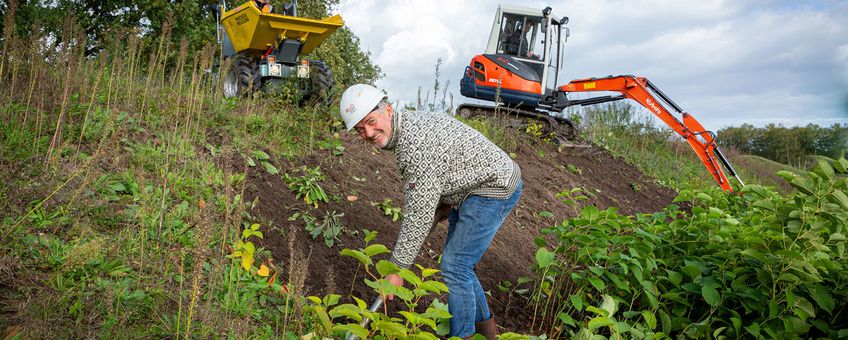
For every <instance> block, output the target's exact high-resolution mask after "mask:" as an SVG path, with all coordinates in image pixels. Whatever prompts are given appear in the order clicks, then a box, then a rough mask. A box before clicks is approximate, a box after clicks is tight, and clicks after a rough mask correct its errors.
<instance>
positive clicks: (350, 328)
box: [333, 323, 369, 339]
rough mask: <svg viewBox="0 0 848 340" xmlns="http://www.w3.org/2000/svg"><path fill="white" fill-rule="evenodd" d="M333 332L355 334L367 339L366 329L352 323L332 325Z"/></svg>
mask: <svg viewBox="0 0 848 340" xmlns="http://www.w3.org/2000/svg"><path fill="white" fill-rule="evenodd" d="M333 332H338V333H341V332H344V333H350V334H353V335H355V336H356V337H357V338H359V339H368V334H369V333H368V330H366V329H365V328H363V327H362V326H360V325H358V324H354V323H349V324H345V325H335V326H333Z"/></svg>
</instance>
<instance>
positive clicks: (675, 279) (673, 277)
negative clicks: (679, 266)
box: [665, 269, 683, 286]
mask: <svg viewBox="0 0 848 340" xmlns="http://www.w3.org/2000/svg"><path fill="white" fill-rule="evenodd" d="M665 272H666V273H668V280H669V281H671V283H673V284H674V285H675V286H679V285H680V283H681V282H683V275H681V274H680V273H678V272H676V271H672V270H668V269H666V270H665Z"/></svg>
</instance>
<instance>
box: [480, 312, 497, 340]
mask: <svg viewBox="0 0 848 340" xmlns="http://www.w3.org/2000/svg"><path fill="white" fill-rule="evenodd" d="M474 328H475V329H476V331H477V333H479V334H480V335H483V336H485V337H486V340H497V339H498V325H497V324H495V316H494V315H492V317H491V318H489V320H486V321H483V322H477V323H475V324H474Z"/></svg>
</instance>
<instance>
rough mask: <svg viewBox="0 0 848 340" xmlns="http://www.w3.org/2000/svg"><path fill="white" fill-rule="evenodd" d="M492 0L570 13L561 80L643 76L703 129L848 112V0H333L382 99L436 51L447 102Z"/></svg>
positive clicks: (475, 50)
mask: <svg viewBox="0 0 848 340" xmlns="http://www.w3.org/2000/svg"><path fill="white" fill-rule="evenodd" d="M500 3H503V4H511V5H521V6H527V7H534V8H539V9H542V8H544V7H545V6H551V7H552V8H553V10H554V15H555V16H557V17H561V16H568V17H569V18H570V21H569V24H568V27H569V28H570V30H571V37H570V38H569V39H568V42H567V43H566V45H565V59H564V67H563V69H562V70H561V72H560V79H561V80H560V83H561V84H563V83H565V82H566V81H568V80H571V79H577V78H585V77H601V76H606V75H620V74H633V75H638V76H644V77H647V78H648V79H650V80H651V81H652V82H653V83H655V84H656V85H657V86H658V87H659V88H660V89H662V90H663V91H664V92H665V93H666V94H667V95H669V96H670V97H671V98H672V99H673V100H674V101H675V102H676V103H677V104H678V105H680V106H681V107H682V108H683V109H684V110H686V111H688V112H690V113H692V114H693V115H694V116H695V117H696V118H697V119H698V120H700V121H701V122H702V123H704V125H705V126H706V127H707V128H708V129H719V128H722V127H725V126H729V125H739V124H742V123H746V122H747V123H751V124H754V125H764V124H767V123H772V122H773V123H781V124H785V125H799V124H800V125H804V124H807V123H809V122H813V123H817V124H820V125H829V124H833V123H846V122H848V1H826V0H821V1H765V0H762V1H759V0H748V1H721V0H718V1H672V0H668V1H665V0H630V1H619V0H612V1H610V0H606V1H567V0H559V1H550V2H542V1H531V0H528V1H510V0H504V1H491V0H475V1H456V0H342V1H341V3H340V5H339V8H338V11H339V12H340V13H341V14H342V16H343V17H344V19H345V23H346V25H347V26H348V27H350V29H351V30H352V31H353V32H354V33H355V34H356V35H358V36H359V37H360V39H361V42H362V47H363V49H365V50H367V51H370V52H371V53H372V58H373V61H374V62H376V63H377V64H378V65H380V67H381V68H382V70H383V72H384V73H385V77H384V78H383V79H381V80H380V81H379V82H378V83H377V85H378V86H379V87H381V88H385V89H386V91H387V92H388V93H389V96H390V99H391V100H392V101H395V100H401V101H414V100H415V98H416V95H417V91H418V88H419V86H420V87H423V88H424V89H425V91H426V89H427V88H432V86H433V79H434V77H433V71H434V65H435V64H436V59H437V58H442V60H443V64H442V67H441V74H442V76H441V81H442V83H445V82H447V81H450V86H449V90H450V91H451V92H453V93H454V97H455V102H474V100H471V99H468V98H465V97H462V96H461V95H460V94H459V79H460V78H461V76H462V72H463V70H464V69H465V66H466V65H468V63H469V61H470V60H471V58H472V57H473V56H474V55H477V54H480V53H482V52H483V50H484V49H485V45H486V42H487V40H488V37H489V30H490V29H491V25H492V22H493V19H494V15H495V10H496V9H497V6H498V4H500ZM583 97H585V96H583Z"/></svg>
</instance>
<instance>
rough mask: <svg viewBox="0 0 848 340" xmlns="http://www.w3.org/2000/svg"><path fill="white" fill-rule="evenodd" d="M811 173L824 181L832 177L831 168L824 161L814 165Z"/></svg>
mask: <svg viewBox="0 0 848 340" xmlns="http://www.w3.org/2000/svg"><path fill="white" fill-rule="evenodd" d="M813 172H815V173H816V174H818V175H819V176H822V177H824V178H826V179H831V178H833V175H834V171H833V167H831V166H830V164H828V163H827V162H825V161H819V162H818V163H816V166H815V167H814V168H813Z"/></svg>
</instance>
